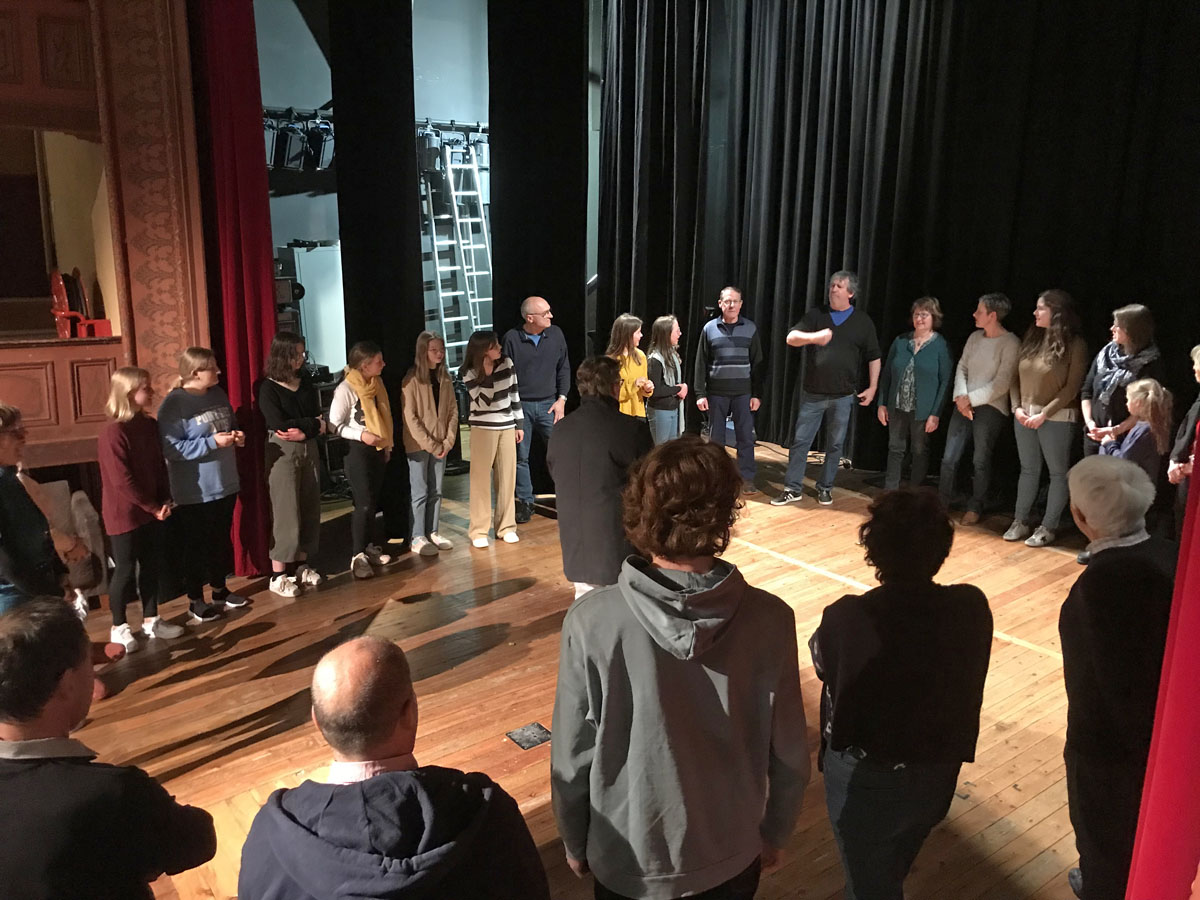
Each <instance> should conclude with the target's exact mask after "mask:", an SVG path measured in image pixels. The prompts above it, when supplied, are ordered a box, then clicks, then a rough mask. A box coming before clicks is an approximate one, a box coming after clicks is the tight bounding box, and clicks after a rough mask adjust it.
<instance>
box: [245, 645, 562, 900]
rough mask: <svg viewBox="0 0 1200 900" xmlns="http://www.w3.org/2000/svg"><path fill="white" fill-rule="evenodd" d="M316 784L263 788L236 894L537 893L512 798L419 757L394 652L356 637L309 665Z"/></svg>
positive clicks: (260, 897)
mask: <svg viewBox="0 0 1200 900" xmlns="http://www.w3.org/2000/svg"><path fill="white" fill-rule="evenodd" d="M312 699H313V721H314V722H315V723H316V725H317V728H318V729H319V730H320V732H321V735H322V736H323V737H324V738H325V740H326V741H327V742H328V743H329V746H330V747H331V748H332V749H333V753H334V761H333V764H332V765H331V766H330V768H329V780H328V783H326V784H317V783H316V782H312V781H305V782H304V783H303V784H301V785H300V786H299V787H296V788H292V789H291V790H288V789H282V790H278V791H276V792H275V793H273V794H272V795H271V796H270V798H269V799H268V800H267V804H266V806H264V807H263V808H262V809H261V810H259V813H258V815H257V816H256V817H255V819H254V824H253V825H252V826H251V827H250V834H249V835H248V836H247V837H246V843H245V845H244V846H243V847H242V869H241V874H240V876H239V878H238V896H239V897H240V898H241V900H310V898H311V900H330V898H334V897H357V898H367V897H377V898H389V900H400V898H408V897H411V898H418V897H420V898H426V897H430V898H432V897H446V898H450V897H454V898H459V900H470V898H475V897H478V898H484V897H487V898H513V900H517V898H520V900H526V898H532V900H543V898H544V900H548V898H549V897H550V889H549V887H548V885H547V882H546V873H545V871H544V870H543V869H542V863H541V859H540V858H539V857H538V852H537V847H535V846H534V843H533V838H532V837H530V834H529V829H528V828H527V827H526V826H525V820H524V819H523V818H522V817H521V811H520V810H519V809H518V808H517V804H516V802H515V801H514V800H513V799H512V797H510V796H509V795H508V794H506V793H505V792H504V790H503V788H501V787H500V785H498V784H496V783H495V782H494V781H492V780H491V779H490V778H488V777H487V776H486V775H482V774H480V773H478V772H472V773H464V772H460V771H458V770H457V769H443V768H440V767H438V766H419V765H417V761H416V759H414V758H413V746H414V744H415V742H416V737H417V697H416V694H415V692H414V691H413V685H412V677H411V675H410V673H409V668H408V661H407V659H405V656H404V652H403V651H402V650H401V649H400V648H399V647H397V646H396V645H395V644H392V643H391V642H389V641H385V640H381V639H379V638H373V637H362V638H356V639H355V640H352V641H348V642H346V643H345V644H342V645H341V646H339V647H335V648H334V649H333V650H331V651H330V652H329V653H327V654H325V656H324V657H322V659H321V661H320V662H319V663H317V667H316V669H315V670H314V671H313V685H312Z"/></svg>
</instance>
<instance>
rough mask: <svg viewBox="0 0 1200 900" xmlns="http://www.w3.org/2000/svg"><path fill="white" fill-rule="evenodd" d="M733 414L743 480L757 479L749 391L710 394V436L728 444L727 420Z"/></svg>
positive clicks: (748, 482)
mask: <svg viewBox="0 0 1200 900" xmlns="http://www.w3.org/2000/svg"><path fill="white" fill-rule="evenodd" d="M730 416H733V439H734V441H735V442H736V443H737V461H738V471H739V472H741V473H742V481H744V482H746V483H747V484H750V483H751V482H752V481H754V472H755V467H754V413H752V412H750V395H749V394H738V395H737V396H736V397H713V396H711V395H710V396H709V398H708V425H709V427H708V439H709V440H710V441H712V442H713V443H714V444H717V445H719V446H721V447H724V446H725V421H726V420H727V419H728V418H729V417H730Z"/></svg>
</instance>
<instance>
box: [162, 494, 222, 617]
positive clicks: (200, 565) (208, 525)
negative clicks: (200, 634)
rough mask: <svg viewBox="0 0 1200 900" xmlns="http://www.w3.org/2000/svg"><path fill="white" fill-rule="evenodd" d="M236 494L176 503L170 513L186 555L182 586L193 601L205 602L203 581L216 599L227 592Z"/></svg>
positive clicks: (183, 555) (182, 551)
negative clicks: (202, 501)
mask: <svg viewBox="0 0 1200 900" xmlns="http://www.w3.org/2000/svg"><path fill="white" fill-rule="evenodd" d="M236 503H237V494H230V495H229V496H228V497H222V498H221V499H220V500H208V501H206V502H204V503H189V504H187V505H186V506H177V507H175V509H174V511H172V513H171V518H172V519H173V520H174V521H175V523H176V534H177V535H178V539H179V541H180V544H181V546H180V547H179V550H180V555H181V556H182V557H183V559H182V563H183V586H184V589H185V590H186V591H187V595H188V599H189V600H190V601H192V603H193V604H197V603H203V602H204V582H205V581H207V582H208V584H209V587H211V588H212V589H213V593H214V595H216V597H217V599H220V597H221V596H222V595H223V594H224V592H225V579H226V578H227V577H228V576H229V573H230V572H231V571H233V542H232V540H231V538H230V536H229V530H230V528H232V527H233V507H234V505H235V504H236Z"/></svg>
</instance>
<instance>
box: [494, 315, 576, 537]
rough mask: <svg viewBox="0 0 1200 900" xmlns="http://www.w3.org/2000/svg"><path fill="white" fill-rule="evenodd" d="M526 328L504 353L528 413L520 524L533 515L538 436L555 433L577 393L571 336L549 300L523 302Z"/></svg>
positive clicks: (520, 469)
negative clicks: (533, 454) (532, 463)
mask: <svg viewBox="0 0 1200 900" xmlns="http://www.w3.org/2000/svg"><path fill="white" fill-rule="evenodd" d="M521 318H522V319H524V323H523V324H522V326H521V327H520V328H511V329H509V331H508V332H507V333H506V334H505V335H504V345H503V347H504V355H505V356H507V357H508V358H509V359H511V360H512V361H513V368H514V369H515V370H516V373H517V385H518V388H519V389H520V391H521V411H522V412H523V413H524V414H525V422H526V425H525V438H526V439H525V440H523V441H521V442H520V443H518V444H517V490H516V495H517V523H518V524H524V523H526V522H528V521H529V519H530V518H531V517H532V516H533V479H532V478H530V476H529V448H530V447H531V446H532V440H531V438H532V433H533V432H537V433H538V434H540V435H541V436H542V440H544V441H548V440H549V439H550V430H551V429H552V428H553V427H554V425H556V424H557V423H558V421H559V419H561V418H562V417H563V416H564V415H565V414H566V405H567V392H568V391H570V389H571V361H570V360H569V359H568V358H567V338H566V336H565V335H564V334H563V333H562V329H561V328H559V327H558V326H557V325H555V324H553V323H554V313H552V312H551V311H550V304H549V303H547V302H546V300H545V298H543V297H526V298H525V299H524V301H522V303H521Z"/></svg>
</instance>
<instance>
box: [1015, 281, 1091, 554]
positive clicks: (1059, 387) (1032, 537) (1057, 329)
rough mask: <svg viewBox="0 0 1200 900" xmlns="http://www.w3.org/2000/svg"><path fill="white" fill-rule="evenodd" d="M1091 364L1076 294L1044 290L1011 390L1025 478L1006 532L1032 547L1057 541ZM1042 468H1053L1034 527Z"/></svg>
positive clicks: (1020, 483)
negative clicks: (1032, 519) (1081, 333)
mask: <svg viewBox="0 0 1200 900" xmlns="http://www.w3.org/2000/svg"><path fill="white" fill-rule="evenodd" d="M1087 366H1088V359H1087V345H1086V344H1085V343H1084V340H1083V338H1082V337H1080V336H1079V319H1078V318H1077V316H1076V314H1075V304H1074V301H1073V300H1072V299H1071V295H1070V294H1068V293H1067V292H1066V291H1060V290H1049V291H1043V292H1042V293H1041V295H1040V296H1039V297H1038V301H1037V307H1036V308H1035V309H1034V311H1033V325H1031V326H1030V327H1029V330H1028V331H1026V332H1025V337H1024V338H1023V339H1022V340H1021V355H1020V359H1019V360H1018V362H1017V377H1016V378H1015V379H1013V382H1012V386H1011V387H1010V389H1009V399H1010V400H1011V401H1012V408H1013V420H1014V422H1013V428H1014V429H1015V431H1016V437H1017V455H1018V456H1019V457H1020V460H1021V477H1020V480H1019V481H1018V482H1017V510H1016V515H1015V516H1014V518H1013V523H1012V525H1011V526H1010V527H1009V529H1008V531H1006V532H1004V539H1005V540H1006V541H1020V540H1024V541H1025V543H1026V544H1027V545H1028V546H1030V547H1045V546H1046V545H1048V544H1052V543H1054V539H1055V537H1056V532H1057V530H1058V526H1059V522H1060V520H1061V519H1062V515H1063V513H1064V512H1065V511H1066V509H1067V469H1068V468H1070V464H1071V446H1072V445H1073V444H1074V443H1075V441H1077V440H1078V435H1079V421H1080V411H1079V389H1080V386H1081V385H1082V384H1083V378H1084V375H1086V374H1087ZM1043 466H1044V467H1046V468H1048V469H1049V470H1050V491H1049V493H1048V494H1047V496H1046V513H1045V515H1044V516H1043V517H1042V523H1041V524H1040V525H1038V526H1037V528H1036V529H1034V528H1033V526H1032V525H1031V524H1030V521H1029V519H1030V515H1031V513H1032V511H1033V502H1034V500H1035V499H1037V493H1038V482H1039V481H1040V480H1041V477H1042V468H1043ZM1031 532H1032V533H1031Z"/></svg>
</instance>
